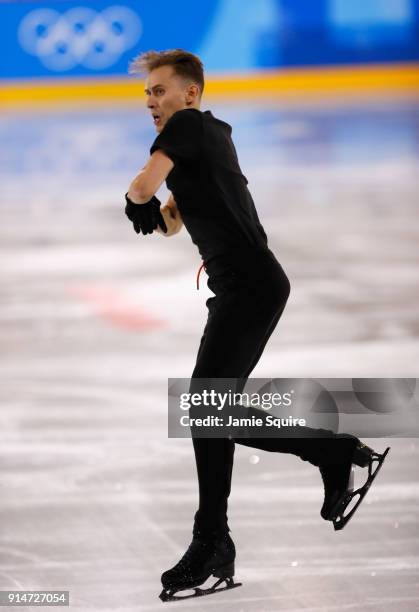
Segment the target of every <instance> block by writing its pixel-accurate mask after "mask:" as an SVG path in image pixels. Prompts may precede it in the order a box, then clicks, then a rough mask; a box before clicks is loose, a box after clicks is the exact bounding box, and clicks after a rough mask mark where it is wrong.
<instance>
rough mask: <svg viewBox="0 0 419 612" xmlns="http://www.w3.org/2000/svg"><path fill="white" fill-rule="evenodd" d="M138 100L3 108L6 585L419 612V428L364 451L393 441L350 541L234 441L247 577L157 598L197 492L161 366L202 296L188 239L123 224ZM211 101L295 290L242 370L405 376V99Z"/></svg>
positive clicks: (102, 601)
mask: <svg viewBox="0 0 419 612" xmlns="http://www.w3.org/2000/svg"><path fill="white" fill-rule="evenodd" d="M142 103H143V102H142V101H140V102H139V105H138V107H137V108H136V107H133V106H131V107H127V106H124V107H121V108H112V109H109V108H108V109H94V110H93V109H92V110H80V111H77V110H75V109H74V110H71V111H66V112H63V111H58V110H55V111H51V110H45V111H42V112H41V111H39V112H38V113H36V114H35V113H32V114H29V113H16V114H13V113H6V114H3V116H2V117H1V119H0V142H1V169H0V190H1V192H0V195H1V216H2V219H1V221H2V222H1V225H0V233H1V258H0V266H1V279H2V280H1V293H2V300H1V305H0V331H1V346H0V351H1V362H2V365H1V376H2V383H1V406H2V407H1V411H0V466H1V468H0V499H1V502H0V588H1V589H3V590H19V589H22V590H42V589H65V590H69V591H70V602H71V607H70V609H71V610H73V611H74V612H76V611H77V612H79V611H80V612H84V611H88V610H98V611H99V610H100V611H101V612H107V611H111V610H112V611H121V612H122V611H124V612H137V611H140V610H141V611H142V610H144V611H146V610H161V609H163V607H164V605H166V606H169V607H171V606H173V609H176V610H194V611H197V610H217V611H218V610H223V611H224V610H225V611H230V610H231V611H233V610H234V611H235V612H239V611H241V610H242V611H246V612H250V611H251V612H263V611H266V612H268V611H269V612H274V611H277V610H281V611H283V612H296V611H299V610H305V611H311V612H315V611H316V612H317V611H333V610H339V611H341V610H354V611H360V610H366V611H368V612H392V611H394V610H397V612H413V611H416V610H418V609H419V578H418V576H419V545H418V544H419V533H418V517H419V510H418V502H419V477H418V467H417V466H418V459H419V443H418V440H415V439H413V438H402V439H400V438H399V439H391V440H388V439H386V440H384V439H375V440H367V442H368V443H370V444H371V445H373V446H374V448H376V450H377V451H379V452H381V451H382V450H384V448H385V447H386V446H387V445H390V446H391V452H390V454H389V456H388V458H387V461H386V463H385V464H384V467H383V469H382V471H381V473H380V475H379V476H378V478H377V480H376V483H374V486H373V488H372V489H371V491H370V493H369V494H368V497H367V498H366V500H365V502H364V503H363V505H362V507H361V508H360V510H359V512H358V513H357V515H356V517H355V518H354V519H353V521H351V523H349V525H348V526H347V527H346V529H345V530H344V531H342V532H334V531H333V528H332V526H331V524H330V523H326V522H325V521H323V520H322V519H321V518H320V515H319V510H320V506H321V503H322V484H321V479H320V475H319V473H318V471H317V470H316V468H314V467H313V466H311V465H310V464H308V463H304V462H302V461H300V460H299V459H297V458H296V457H293V456H289V455H285V454H282V455H278V456H275V455H274V454H268V453H266V454H262V453H259V454H255V451H254V450H253V449H250V448H245V447H239V446H237V447H236V454H235V456H236V459H235V472H234V477H233V489H232V495H231V498H230V506H229V519H230V527H231V530H232V536H233V538H234V540H235V543H236V547H237V551H238V554H237V560H236V578H237V580H239V581H241V582H243V586H242V587H241V588H239V589H235V590H232V591H230V592H227V593H220V594H217V595H213V596H210V597H207V598H203V599H195V600H191V601H189V602H184V603H177V604H172V603H170V604H163V603H161V602H160V601H159V599H158V598H157V595H158V593H159V591H160V574H161V572H162V571H163V570H165V569H168V568H169V567H171V566H172V565H173V564H174V563H175V562H176V561H177V560H178V559H179V557H180V555H181V554H183V552H184V551H185V550H186V547H187V545H188V544H189V542H190V538H191V529H192V519H193V514H194V512H195V509H196V504H197V483H196V478H195V466H194V459H193V453H192V445H191V441H190V440H188V439H180V440H176V439H168V438H167V431H166V418H167V412H166V411H167V378H168V377H188V376H190V374H191V372H192V369H193V366H194V363H195V356H196V351H197V348H198V344H199V339H200V336H201V333H202V330H203V326H204V323H205V320H206V307H205V300H206V299H207V297H209V296H210V295H211V292H210V291H209V289H208V288H207V287H206V282H205V281H206V277H205V273H204V272H203V273H202V274H201V288H200V290H199V291H197V290H196V285H195V277H196V272H197V269H198V267H199V265H200V263H201V261H200V258H199V255H198V252H197V251H196V249H195V247H194V245H193V244H192V243H191V241H190V239H189V236H188V235H187V233H186V232H185V230H183V231H182V233H181V234H179V235H178V236H175V237H173V238H171V239H167V238H164V237H161V236H158V235H152V236H147V237H144V236H140V237H139V236H137V235H136V234H135V233H134V231H133V229H132V227H131V225H130V224H129V222H128V221H127V219H126V218H125V216H124V213H123V207H124V203H123V196H124V193H125V191H126V190H127V187H128V184H129V182H130V180H131V179H132V178H133V176H134V175H135V174H136V172H137V171H138V170H139V169H140V168H141V167H142V166H143V165H144V163H145V161H146V159H147V155H148V148H149V147H150V145H151V142H152V140H153V138H154V136H155V133H154V128H153V126H152V124H151V121H150V119H149V117H148V116H147V115H146V113H145V112H144V110H143V108H142ZM202 108H203V110H206V109H207V108H209V109H211V110H212V112H213V113H214V114H215V115H216V116H218V117H220V118H222V119H224V120H226V121H228V122H229V123H231V124H232V126H233V138H234V141H235V143H236V147H237V150H238V154H239V160H240V163H241V167H242V170H243V173H244V174H245V175H246V176H247V178H248V180H249V188H250V190H251V192H252V194H253V196H254V199H255V202H256V206H257V208H258V211H259V213H260V217H261V220H262V223H263V225H264V227H265V229H266V231H267V234H268V238H269V244H270V247H271V249H272V250H273V251H274V253H275V254H276V256H277V258H278V259H279V261H280V262H281V264H282V266H283V267H284V269H285V271H286V272H287V274H288V276H289V278H290V280H291V285H292V289H291V296H290V299H289V302H288V304H287V307H286V310H285V313H284V315H283V317H282V319H281V321H280V323H279V325H278V327H277V329H276V331H275V332H274V334H273V336H272V338H271V340H270V341H269V343H268V345H267V348H266V351H265V354H264V355H263V357H262V359H261V361H260V362H259V364H258V366H257V367H256V369H255V370H254V372H253V376H256V377H257V376H258V377H298V376H305V377H417V376H418V363H419V342H418V336H419V316H418V295H419V275H418V259H419V252H418V248H417V245H418V241H419V225H418V202H419V197H418V196H419V188H418V175H419V163H418V161H419V138H418V135H419V134H418V132H419V106H418V104H417V103H416V102H414V101H412V100H402V99H399V100H395V99H394V100H392V101H390V100H385V99H380V100H379V99H376V100H369V101H366V100H364V101H362V102H355V101H352V102H349V101H348V102H341V103H339V104H335V103H332V102H325V103H321V104H320V103H316V104H310V103H305V104H303V103H300V104H298V103H293V104H281V103H280V102H275V101H272V103H271V104H269V103H266V104H265V105H263V106H261V105H260V106H257V105H255V103H250V102H246V101H243V102H241V103H240V104H237V103H234V104H233V103H232V102H225V103H220V102H217V103H214V104H213V103H211V104H205V103H204V104H203V107H202ZM159 195H161V196H162V197H165V195H166V193H165V190H164V189H162V191H161V193H159ZM407 434H408V432H407V433H406V435H407ZM25 609H32V608H25ZM33 609H34V610H35V609H39V608H33Z"/></svg>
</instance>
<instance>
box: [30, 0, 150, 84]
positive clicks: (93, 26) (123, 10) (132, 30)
mask: <svg viewBox="0 0 419 612" xmlns="http://www.w3.org/2000/svg"><path fill="white" fill-rule="evenodd" d="M141 34H142V24H141V20H140V18H139V17H138V15H137V14H136V13H135V12H134V11H132V10H131V9H130V8H128V7H127V6H110V7H108V8H106V9H104V10H103V11H101V12H97V11H95V10H93V9H91V8H87V7H83V6H80V7H76V8H72V9H69V10H68V11H66V12H65V13H63V14H60V13H59V12H58V11H55V10H53V9H47V8H43V9H36V10H33V11H31V12H30V13H27V14H26V15H25V17H24V18H23V19H22V21H21V22H20V24H19V27H18V40H19V43H20V45H21V47H22V48H23V49H24V50H25V51H26V52H27V53H29V54H30V55H34V56H35V57H38V59H39V60H40V61H41V62H42V64H43V65H44V66H45V67H46V68H49V69H50V70H54V71H56V72H60V71H65V70H71V69H72V68H74V67H75V66H78V65H81V66H84V67H85V68H90V69H92V70H101V69H103V68H108V67H109V66H112V65H113V64H115V63H116V62H117V61H118V60H119V58H120V57H121V55H122V54H123V53H124V52H125V51H127V50H128V49H130V48H131V47H133V46H134V45H135V44H136V42H137V41H138V40H139V39H140V37H141Z"/></svg>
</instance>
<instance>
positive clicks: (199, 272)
mask: <svg viewBox="0 0 419 612" xmlns="http://www.w3.org/2000/svg"><path fill="white" fill-rule="evenodd" d="M204 266H205V264H201V266H200V268H199V270H198V274H197V276H196V288H197V289H199V275H200V274H201V270H202V268H203V267H204Z"/></svg>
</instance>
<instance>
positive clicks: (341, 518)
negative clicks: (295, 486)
mask: <svg viewBox="0 0 419 612" xmlns="http://www.w3.org/2000/svg"><path fill="white" fill-rule="evenodd" d="M389 450H390V447H388V448H386V450H385V451H384V453H382V454H381V455H379V454H378V453H373V454H372V455H371V458H370V462H369V464H368V478H367V482H366V483H365V484H364V485H363V486H362V487H359V489H356V491H346V492H345V493H344V494H343V495H342V497H341V498H340V500H339V501H338V502H337V504H336V506H335V508H334V509H333V510H332V512H331V513H330V519H329V520H331V521H333V527H334V528H335V531H340V530H342V529H343V528H344V527H345V525H346V524H347V523H348V522H349V521H350V520H351V518H352V517H353V515H354V514H355V512H356V511H357V509H358V507H359V505H360V504H361V502H362V500H363V499H364V497H365V496H366V494H367V493H368V491H369V489H370V487H371V485H372V483H373V482H374V480H375V478H376V476H377V474H378V472H379V471H380V469H381V466H382V465H383V463H384V459H385V458H386V456H387V454H388V452H389ZM373 461H378V465H377V467H376V468H375V470H374V471H372V464H373ZM357 495H358V496H359V498H358V501H357V502H356V504H355V505H354V506H353V508H352V509H351V510H350V512H348V514H346V515H345V514H344V512H345V510H346V508H347V507H348V506H349V504H350V503H351V501H352V500H353V499H354V497H356V496H357Z"/></svg>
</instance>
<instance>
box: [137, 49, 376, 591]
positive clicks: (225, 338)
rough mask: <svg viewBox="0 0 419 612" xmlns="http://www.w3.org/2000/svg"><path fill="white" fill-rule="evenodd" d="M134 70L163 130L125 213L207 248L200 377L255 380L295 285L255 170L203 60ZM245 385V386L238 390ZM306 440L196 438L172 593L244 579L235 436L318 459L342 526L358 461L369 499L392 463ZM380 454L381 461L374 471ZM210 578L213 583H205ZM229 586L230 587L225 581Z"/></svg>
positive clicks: (182, 58) (151, 56)
mask: <svg viewBox="0 0 419 612" xmlns="http://www.w3.org/2000/svg"><path fill="white" fill-rule="evenodd" d="M132 71H133V72H139V73H143V74H145V75H146V88H145V93H146V97H147V108H148V110H149V112H150V114H151V115H152V118H153V122H154V125H155V127H156V131H157V133H158V135H157V137H156V139H155V141H154V143H153V145H152V147H151V149H150V155H151V156H150V158H149V160H148V161H147V163H146V165H145V166H144V168H143V169H142V170H141V171H140V173H139V174H138V176H136V177H135V178H134V180H133V181H132V183H131V185H130V187H129V190H128V193H127V194H126V209H125V212H126V214H127V216H128V218H129V219H130V220H131V221H132V222H133V225H134V229H135V231H136V232H137V233H140V232H142V233H143V234H149V233H152V232H153V231H157V232H158V233H160V234H162V235H164V236H173V235H174V234H176V233H177V232H179V231H180V229H181V228H182V226H183V224H184V225H185V227H186V229H187V231H188V232H189V234H190V236H191V238H192V241H193V242H194V243H195V244H196V246H197V247H198V250H199V253H200V255H201V257H202V260H203V262H204V263H203V265H204V266H205V269H206V272H207V273H208V276H209V280H208V286H209V288H210V289H211V290H212V291H213V293H214V294H215V296H214V297H211V298H209V299H208V300H207V302H206V304H207V307H208V311H209V313H208V320H207V324H206V326H205V329H204V333H203V336H202V338H201V342H200V346H199V350H198V355H197V360H196V365H195V368H194V370H193V373H192V379H195V378H196V379H200V378H202V379H209V378H240V379H241V380H246V379H247V378H248V377H249V375H250V373H251V372H252V370H253V369H254V367H255V366H256V364H257V362H258V361H259V359H260V357H261V355H262V352H263V350H264V347H265V345H266V343H267V341H268V339H269V337H270V336H271V334H272V332H273V330H274V329H275V327H276V325H277V323H278V321H279V318H280V316H281V314H282V312H283V309H284V307H285V304H286V302H287V299H288V296H289V292H290V283H289V281H288V278H287V276H286V274H285V272H284V271H283V269H282V267H281V265H280V264H279V263H278V261H277V259H276V258H275V256H274V254H273V253H272V252H271V250H270V249H269V248H268V243H267V237H266V233H265V231H264V229H263V227H262V225H261V223H260V220H259V218H258V214H257V212H256V208H255V205H254V202H253V199H252V196H251V194H250V192H249V190H248V188H247V179H246V177H245V176H244V175H243V174H242V172H241V169H240V166H239V162H238V159H237V154H236V150H235V147H234V144H233V141H232V139H231V131H232V130H231V126H230V125H229V124H227V123H225V122H224V121H222V120H220V119H218V118H216V117H214V116H213V115H212V113H211V112H210V111H209V110H206V111H201V110H200V103H201V96H202V93H203V89H204V73H203V66H202V63H201V61H200V59H199V58H198V57H197V56H195V55H193V54H192V53H189V52H186V51H183V50H181V49H175V50H168V51H160V52H157V51H148V52H146V53H143V54H141V55H140V56H138V58H136V60H134V62H133V65H132ZM163 181H166V185H167V187H168V189H169V190H170V192H171V195H170V197H169V199H168V201H167V203H166V204H165V205H164V206H162V207H160V202H159V201H158V199H157V198H156V197H155V195H154V194H155V193H156V192H157V190H158V189H159V187H160V185H161V184H162V183H163ZM239 391H240V389H239ZM325 435H326V437H321V438H318V439H315V440H313V439H307V438H295V437H294V438H292V437H291V438H287V437H285V438H246V439H237V438H234V439H231V438H228V437H225V438H198V437H193V447H194V451H195V458H196V466H197V474H198V482H199V508H198V510H197V512H196V514H195V521H194V526H193V539H192V542H191V544H190V546H189V548H188V550H187V551H186V553H185V554H184V556H183V557H182V559H181V560H180V561H179V563H177V564H176V565H175V566H174V567H173V568H171V569H170V570H168V571H166V572H164V573H163V575H162V584H163V592H162V593H161V595H160V597H161V598H162V599H163V600H164V601H168V600H171V599H180V598H181V597H179V596H178V597H176V592H177V591H180V590H184V589H191V588H194V589H195V595H193V596H196V595H202V594H208V593H213V592H215V591H216V590H222V589H226V588H232V587H233V586H237V585H236V584H235V583H234V582H233V575H234V560H235V547H234V543H233V541H232V539H231V537H230V535H229V527H228V523H227V499H228V496H229V494H230V486H231V474H232V468H233V454H234V445H235V442H239V443H241V444H246V445H248V446H252V447H255V448H259V449H263V450H268V451H274V452H286V453H293V454H295V455H297V456H299V457H300V458H301V459H303V460H305V461H309V462H310V463H312V464H313V465H315V466H317V467H319V468H320V472H321V475H322V477H323V481H324V487H325V501H324V504H323V507H322V509H321V516H322V517H323V518H324V519H326V520H331V521H333V523H334V526H335V528H336V529H341V528H342V527H343V526H344V525H345V524H346V522H347V520H349V518H350V516H352V514H353V511H351V513H350V514H349V515H347V516H346V517H345V516H344V515H343V513H344V510H345V508H346V507H347V505H348V503H349V501H350V500H351V498H352V496H353V494H352V492H351V486H350V478H351V472H352V466H353V464H355V465H358V466H361V467H366V466H368V468H369V478H368V481H367V483H366V484H365V485H364V487H363V488H362V489H360V490H359V491H358V493H359V495H360V499H359V500H358V504H359V503H360V501H361V499H362V497H363V496H364V495H365V493H366V492H367V490H368V487H369V486H370V484H371V482H372V480H373V478H374V477H375V475H376V473H377V471H378V469H379V468H380V467H381V464H382V462H383V460H384V457H385V454H386V453H387V451H386V453H384V454H383V455H378V454H376V453H374V451H373V450H372V449H370V448H368V447H366V446H365V445H363V444H362V443H361V442H360V441H359V440H358V439H357V438H355V437H353V436H349V435H343V434H340V435H335V434H333V433H332V432H326V433H325ZM373 461H377V463H378V465H377V467H376V469H375V471H374V472H372V470H371V468H372V465H373ZM211 575H213V576H215V577H216V578H218V581H217V582H216V584H214V585H213V586H212V587H211V588H210V589H199V588H197V587H199V585H202V584H203V583H204V582H205V581H206V580H207V579H208V578H209V577H210V576H211ZM222 583H225V586H224V587H221V588H217V587H219V585H220V584H222Z"/></svg>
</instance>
